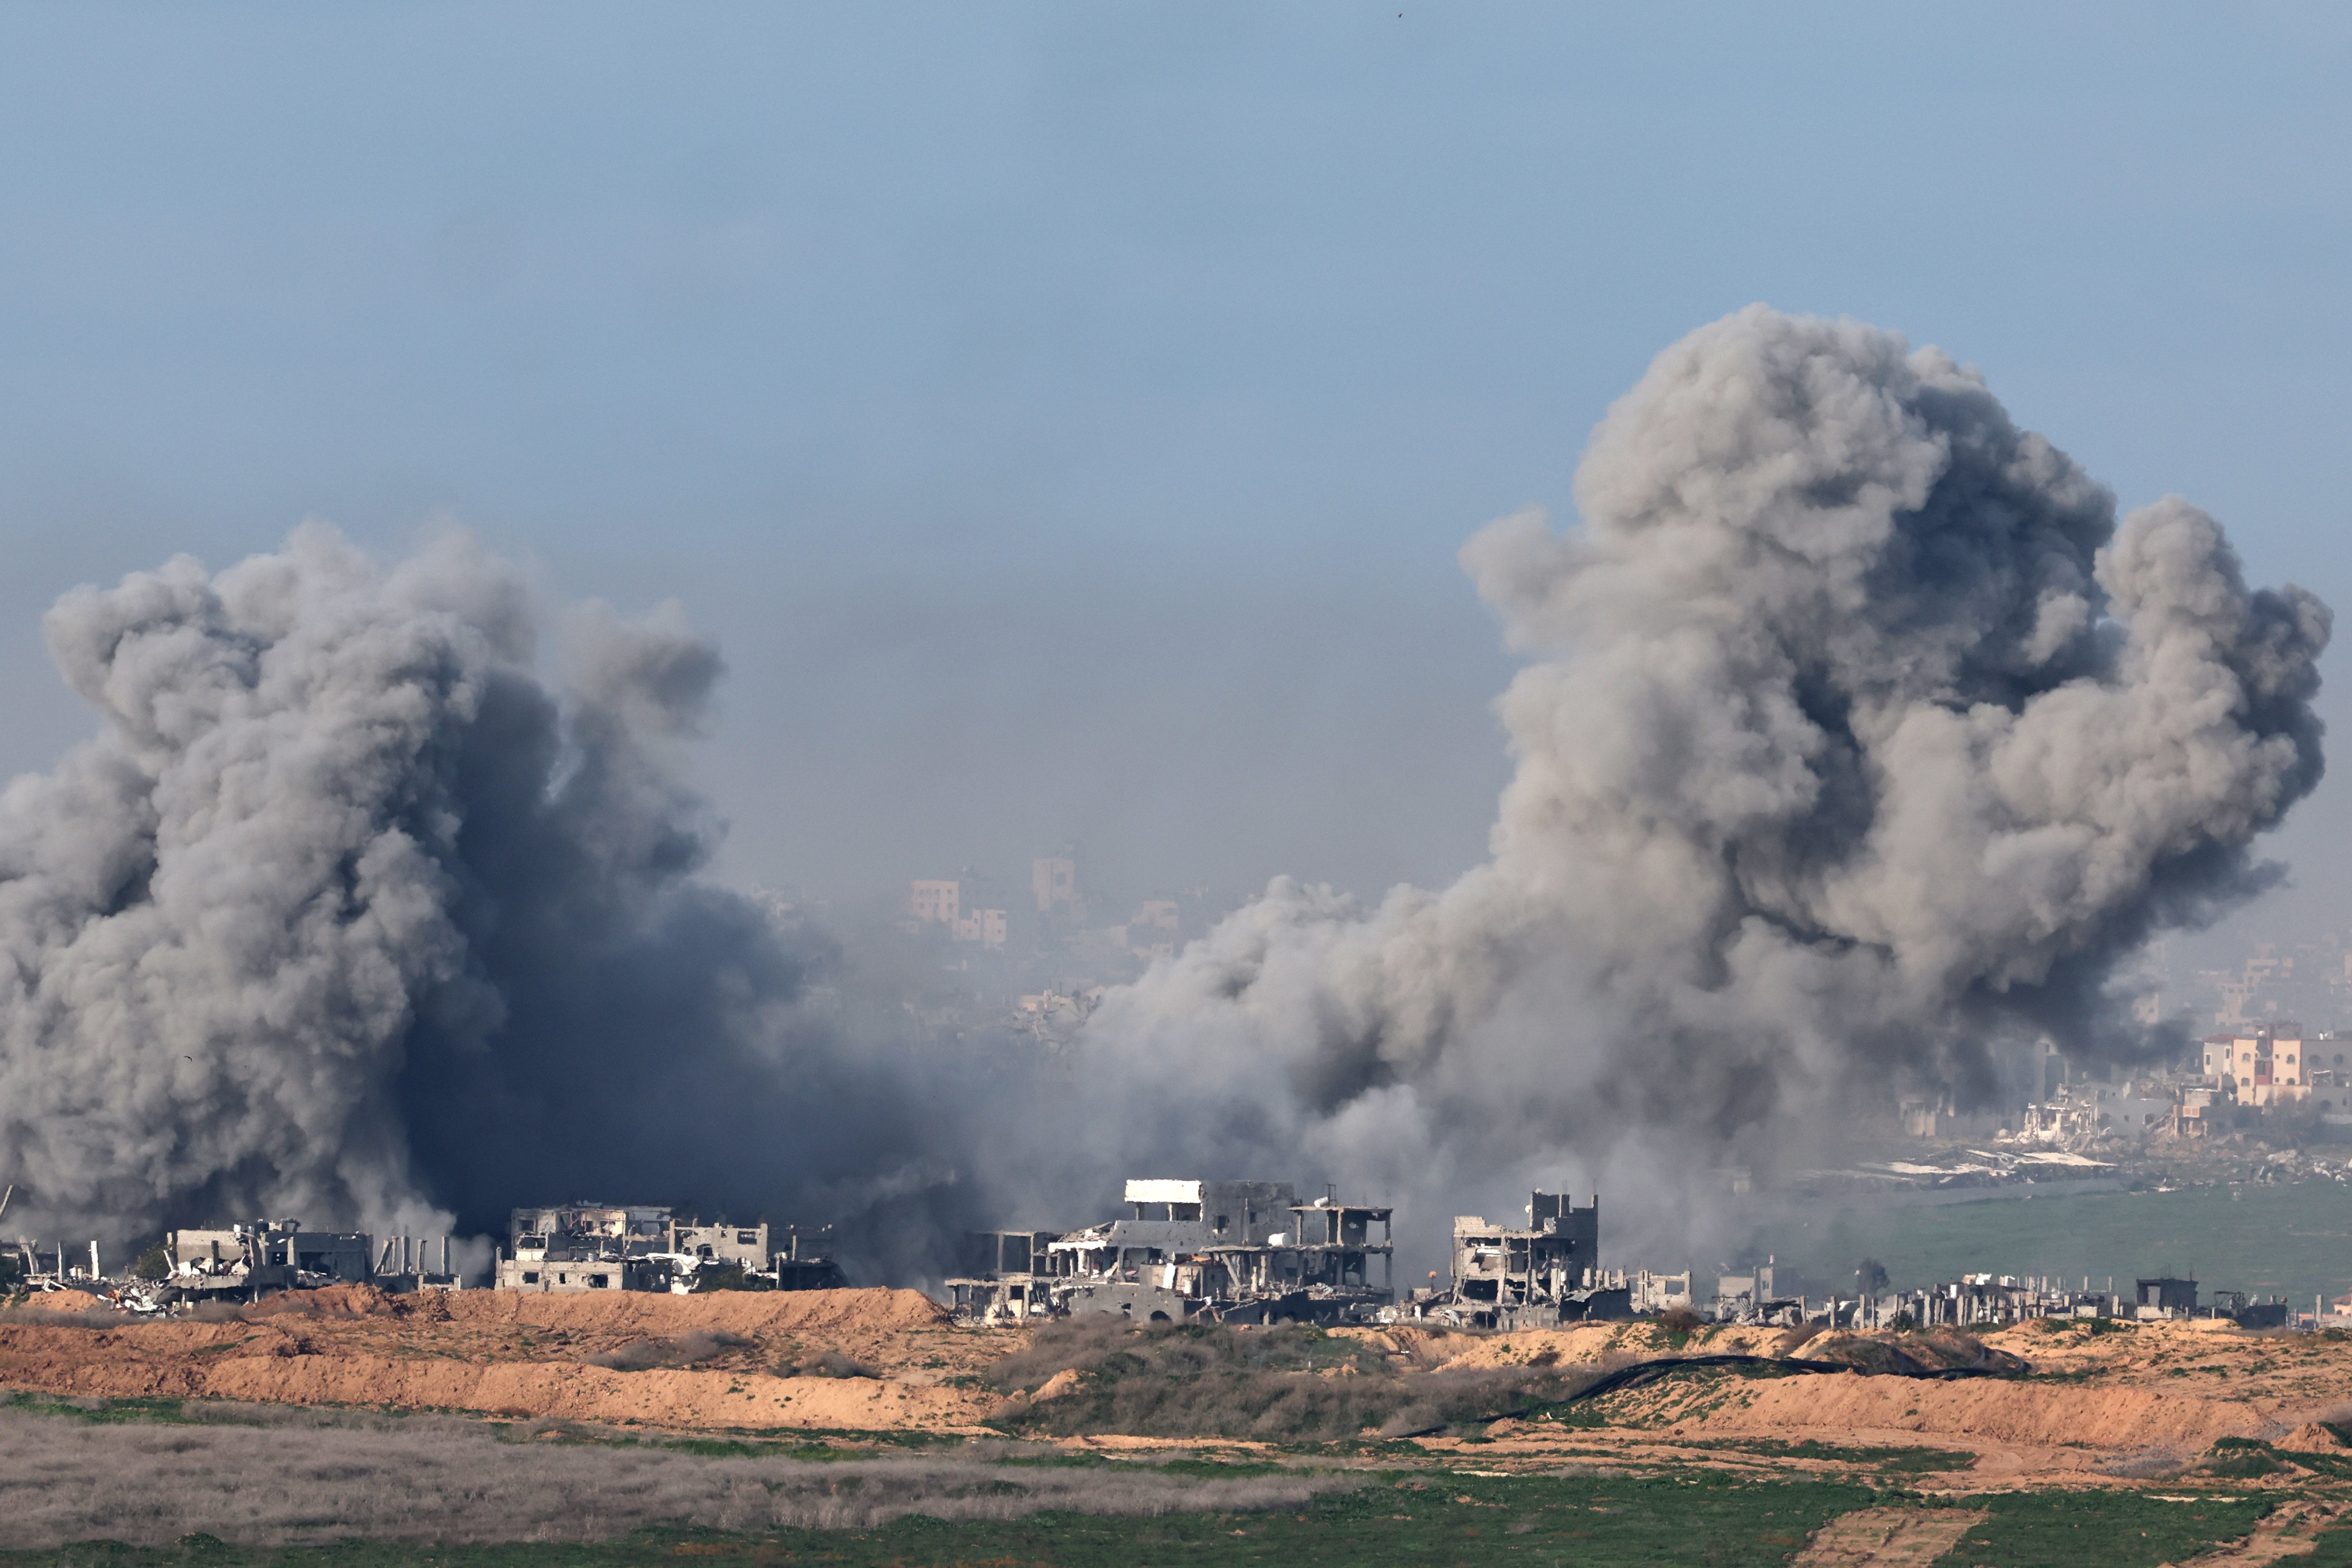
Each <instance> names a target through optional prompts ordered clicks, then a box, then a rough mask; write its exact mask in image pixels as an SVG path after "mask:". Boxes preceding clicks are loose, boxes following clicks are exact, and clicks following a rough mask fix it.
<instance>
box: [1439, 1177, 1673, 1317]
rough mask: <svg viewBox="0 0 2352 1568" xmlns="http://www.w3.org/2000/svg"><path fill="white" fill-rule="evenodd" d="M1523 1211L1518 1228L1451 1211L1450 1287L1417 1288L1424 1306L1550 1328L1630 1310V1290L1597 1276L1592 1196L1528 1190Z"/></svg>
mask: <svg viewBox="0 0 2352 1568" xmlns="http://www.w3.org/2000/svg"><path fill="white" fill-rule="evenodd" d="M1527 1214H1528V1225H1527V1227H1526V1228H1525V1229H1517V1228H1514V1227H1512V1226H1499V1225H1494V1224H1491V1223H1489V1222H1488V1221H1487V1220H1486V1218H1485V1217H1484V1216H1483V1215H1455V1216H1454V1254H1453V1268H1454V1274H1453V1284H1452V1286H1451V1288H1450V1289H1448V1290H1446V1291H1445V1292H1444V1293H1443V1295H1442V1296H1432V1295H1430V1294H1429V1293H1427V1292H1423V1296H1424V1297H1425V1298H1426V1300H1427V1301H1428V1303H1429V1305H1431V1306H1434V1307H1437V1308H1439V1309H1440V1310H1441V1311H1442V1313H1443V1315H1445V1316H1447V1317H1449V1318H1459V1319H1460V1320H1461V1321H1465V1322H1467V1323H1471V1324H1474V1325H1475V1326H1476V1327H1479V1328H1504V1329H1518V1328H1550V1327H1553V1326H1556V1325H1558V1324H1559V1323H1564V1322H1576V1321H1582V1320H1585V1319H1600V1318H1623V1317H1630V1316H1631V1315H1632V1313H1633V1295H1632V1289H1631V1288H1630V1287H1629V1286H1628V1285H1627V1284H1626V1283H1625V1282H1624V1280H1623V1279H1622V1278H1620V1279H1615V1280H1614V1281H1613V1282H1611V1281H1610V1280H1608V1279H1604V1278H1603V1277H1602V1276H1601V1274H1600V1266H1601V1258H1600V1255H1601V1199H1600V1198H1599V1196H1598V1195H1596V1196H1595V1197H1594V1198H1593V1200H1592V1203H1591V1206H1589V1207H1586V1208H1578V1207H1577V1206H1576V1205H1575V1203H1574V1201H1573V1200H1572V1199H1570V1197H1569V1196H1568V1195H1567V1194H1562V1193H1536V1194H1532V1196H1531V1197H1530V1198H1529V1200H1528V1208H1527ZM1684 1293H1685V1295H1687V1293H1688V1285H1687V1283H1685V1287H1684Z"/></svg>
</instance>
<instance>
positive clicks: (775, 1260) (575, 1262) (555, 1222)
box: [494, 1204, 848, 1291]
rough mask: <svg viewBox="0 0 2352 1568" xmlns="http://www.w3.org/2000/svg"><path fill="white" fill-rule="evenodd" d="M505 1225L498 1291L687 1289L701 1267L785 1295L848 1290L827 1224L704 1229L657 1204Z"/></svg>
mask: <svg viewBox="0 0 2352 1568" xmlns="http://www.w3.org/2000/svg"><path fill="white" fill-rule="evenodd" d="M510 1224H511V1229H510V1230H509V1241H510V1242H511V1244H512V1247H513V1252H512V1254H511V1256H509V1257H505V1258H500V1259H499V1264H498V1268H497V1274H496V1279H495V1280H494V1283H495V1284H496V1286H497V1288H498V1289H501V1290H547V1291H565V1290H655V1291H665V1290H666V1291H687V1290H690V1289H693V1286H694V1279H695V1277H696V1276H697V1275H698V1274H699V1273H700V1272H701V1271H702V1270H703V1269H704V1268H735V1269H740V1270H741V1271H742V1273H743V1274H744V1275H745V1276H746V1277H747V1278H748V1279H750V1280H751V1281H754V1282H757V1281H766V1282H768V1283H770V1284H772V1285H774V1286H775V1287H777V1288H778V1289H786V1290H818V1289H834V1288H836V1287H839V1286H842V1285H845V1284H847V1283H848V1281H847V1280H846V1279H844V1278H843V1276H842V1272H841V1267H840V1265H839V1264H838V1263H836V1262H835V1259H834V1249H833V1239H834V1237H833V1230H832V1227H831V1226H827V1227H825V1228H824V1229H822V1230H813V1231H806V1232H803V1231H800V1230H797V1229H794V1228H793V1227H790V1226H785V1227H783V1228H782V1229H781V1230H778V1229H776V1228H775V1227H772V1226H769V1224H768V1223H767V1222H766V1221H764V1220H762V1221H760V1222H759V1223H757V1224H754V1225H729V1224H726V1223H724V1222H720V1223H718V1224H714V1225H705V1224H704V1223H703V1222H702V1221H700V1220H698V1219H679V1218H677V1217H676V1216H675V1215H672V1214H671V1212H670V1211H669V1210H668V1209H667V1208H666V1207H663V1206H661V1205H619V1206H606V1205H601V1204H573V1205H568V1206H564V1207H558V1208H521V1209H517V1210H515V1211H514V1214H513V1215H512V1217H511V1222H510Z"/></svg>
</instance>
